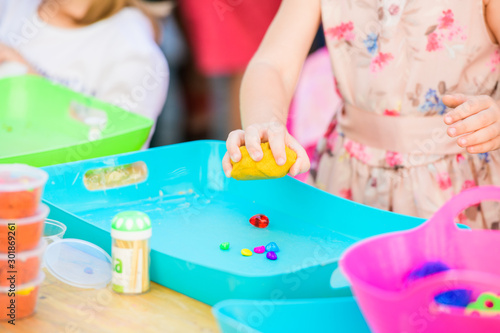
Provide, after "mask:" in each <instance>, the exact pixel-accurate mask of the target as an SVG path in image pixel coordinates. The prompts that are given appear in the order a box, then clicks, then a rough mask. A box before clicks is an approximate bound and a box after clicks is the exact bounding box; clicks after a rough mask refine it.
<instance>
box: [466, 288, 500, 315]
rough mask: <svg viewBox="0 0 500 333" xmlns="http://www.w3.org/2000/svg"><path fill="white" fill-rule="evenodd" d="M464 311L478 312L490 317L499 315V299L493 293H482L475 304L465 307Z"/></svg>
mask: <svg viewBox="0 0 500 333" xmlns="http://www.w3.org/2000/svg"><path fill="white" fill-rule="evenodd" d="M466 311H467V312H474V311H479V312H480V313H483V314H491V315H493V314H500V297H499V296H497V295H495V294H493V293H488V292H487V293H482V294H481V295H479V297H478V298H477V300H476V301H475V302H473V303H469V305H467V308H466Z"/></svg>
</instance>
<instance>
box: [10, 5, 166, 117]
mask: <svg viewBox="0 0 500 333" xmlns="http://www.w3.org/2000/svg"><path fill="white" fill-rule="evenodd" d="M0 2H1V3H0V66H1V65H2V63H7V62H18V63H22V64H25V65H26V67H27V70H28V72H29V73H33V74H39V75H42V76H44V77H46V78H48V79H50V80H52V81H54V82H56V83H59V84H63V85H65V86H67V87H69V88H70V89H72V90H75V91H78V92H81V93H84V94H87V95H91V96H95V97H96V98H98V99H101V100H104V101H107V102H110V103H112V104H115V105H118V106H120V107H122V108H124V109H126V110H129V111H132V112H135V113H139V114H141V115H143V116H146V117H148V118H150V119H153V120H156V118H157V117H158V115H159V113H160V111H161V109H162V107H163V104H164V102H165V98H166V92H167V86H168V67H167V62H166V60H165V57H164V56H163V54H162V52H161V51H160V49H159V47H158V46H157V44H156V42H155V39H156V40H159V36H158V34H159V29H158V26H157V24H156V22H155V21H154V20H153V19H151V18H150V17H148V15H147V14H146V13H145V11H143V10H142V5H141V3H140V2H139V1H135V0H64V1H62V0H23V1H18V0H1V1H0Z"/></svg>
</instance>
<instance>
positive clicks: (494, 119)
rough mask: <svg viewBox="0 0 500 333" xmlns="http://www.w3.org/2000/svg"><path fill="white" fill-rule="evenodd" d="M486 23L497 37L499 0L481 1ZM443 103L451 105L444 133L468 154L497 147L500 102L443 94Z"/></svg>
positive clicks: (499, 15)
mask: <svg viewBox="0 0 500 333" xmlns="http://www.w3.org/2000/svg"><path fill="white" fill-rule="evenodd" d="M484 4H485V6H486V23H487V24H488V26H489V28H490V30H491V32H492V34H493V37H494V38H495V41H496V42H497V43H498V41H499V40H500V0H484ZM443 103H444V104H445V105H446V106H447V107H449V108H455V109H454V110H453V111H450V112H448V113H447V114H446V116H445V118H444V121H445V123H446V124H448V125H450V127H449V128H448V135H449V136H451V137H459V138H458V140H457V143H458V145H459V146H460V147H463V148H467V151H468V152H469V153H473V154H478V153H486V152H489V151H492V150H496V149H499V148H500V101H495V100H494V99H493V98H491V97H490V96H465V95H453V96H444V97H443ZM464 134H467V135H464Z"/></svg>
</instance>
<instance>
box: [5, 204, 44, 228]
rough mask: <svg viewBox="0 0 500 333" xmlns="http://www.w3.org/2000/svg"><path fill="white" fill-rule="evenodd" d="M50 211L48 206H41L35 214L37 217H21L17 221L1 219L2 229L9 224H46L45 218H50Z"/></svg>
mask: <svg viewBox="0 0 500 333" xmlns="http://www.w3.org/2000/svg"><path fill="white" fill-rule="evenodd" d="M49 212H50V209H49V207H47V205H44V204H40V206H39V207H38V209H37V210H36V212H35V215H33V216H30V217H21V218H17V219H0V227H5V226H7V225H8V224H9V223H15V224H16V225H23V224H32V223H39V222H42V223H43V222H44V221H45V218H46V217H47V216H49Z"/></svg>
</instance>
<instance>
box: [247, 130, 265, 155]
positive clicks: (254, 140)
mask: <svg viewBox="0 0 500 333" xmlns="http://www.w3.org/2000/svg"><path fill="white" fill-rule="evenodd" d="M261 141H262V140H261V133H260V129H259V127H257V126H254V125H251V126H248V127H247V129H246V130H245V146H246V147H247V150H248V154H249V155H250V157H251V158H252V160H254V161H256V162H258V161H260V160H261V159H262V157H264V153H263V152H262V147H261V146H260V143H261Z"/></svg>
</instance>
